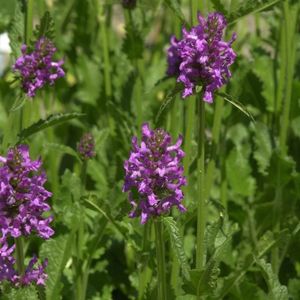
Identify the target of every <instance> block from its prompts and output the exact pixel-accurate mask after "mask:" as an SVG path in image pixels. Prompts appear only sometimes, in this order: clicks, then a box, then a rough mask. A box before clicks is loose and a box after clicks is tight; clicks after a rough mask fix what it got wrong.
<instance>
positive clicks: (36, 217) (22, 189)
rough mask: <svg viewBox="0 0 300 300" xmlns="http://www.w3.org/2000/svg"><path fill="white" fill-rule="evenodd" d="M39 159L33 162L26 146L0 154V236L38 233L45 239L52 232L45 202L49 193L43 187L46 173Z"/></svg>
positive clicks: (48, 208)
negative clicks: (44, 215) (0, 233)
mask: <svg viewBox="0 0 300 300" xmlns="http://www.w3.org/2000/svg"><path fill="white" fill-rule="evenodd" d="M41 165H42V162H41V159H38V160H35V161H32V160H31V159H30V157H29V149H28V146H27V145H19V146H16V147H14V148H10V149H9V150H8V153H7V157H1V156H0V227H1V232H2V235H3V236H8V235H11V236H12V237H15V238H16V237H19V236H22V235H24V236H28V235H30V234H31V233H37V234H38V235H39V236H40V237H42V238H44V239H48V238H49V237H50V236H51V235H53V233H54V231H53V230H52V229H51V228H50V227H49V224H50V222H51V221H52V217H46V218H45V217H43V213H44V212H46V211H49V210H50V206H49V205H48V204H47V203H46V201H47V199H48V198H49V197H50V196H51V195H52V194H51V193H50V192H48V191H47V190H46V189H45V188H44V184H45V182H46V180H47V179H46V174H45V172H43V171H42V170H41Z"/></svg>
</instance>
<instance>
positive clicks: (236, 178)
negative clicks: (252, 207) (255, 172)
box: [226, 145, 256, 196]
mask: <svg viewBox="0 0 300 300" xmlns="http://www.w3.org/2000/svg"><path fill="white" fill-rule="evenodd" d="M251 172H252V170H251V166H250V164H249V151H247V145H245V146H244V147H235V148H233V149H232V150H231V151H230V153H229V156H228V158H227V160H226V173H227V176H228V182H229V184H230V186H231V187H232V189H233V190H234V192H235V193H236V194H239V195H242V196H250V195H253V194H254V192H255V189H256V182H255V179H254V177H253V176H252V175H251Z"/></svg>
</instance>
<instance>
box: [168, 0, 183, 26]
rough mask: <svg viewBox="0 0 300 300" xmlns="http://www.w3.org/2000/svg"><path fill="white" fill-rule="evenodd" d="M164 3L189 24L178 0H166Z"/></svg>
mask: <svg viewBox="0 0 300 300" xmlns="http://www.w3.org/2000/svg"><path fill="white" fill-rule="evenodd" d="M164 3H165V4H166V5H167V6H168V7H169V8H170V9H171V10H172V11H173V13H174V15H175V16H176V17H177V18H178V19H179V20H180V21H181V22H182V23H184V24H188V23H187V21H186V20H185V17H184V14H183V12H182V10H181V7H180V3H179V1H178V0H165V1H164Z"/></svg>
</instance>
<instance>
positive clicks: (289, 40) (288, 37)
mask: <svg viewBox="0 0 300 300" xmlns="http://www.w3.org/2000/svg"><path fill="white" fill-rule="evenodd" d="M295 18H297V16H294V14H293V13H292V12H291V11H290V9H289V3H288V2H285V3H284V21H285V24H284V28H285V31H284V37H285V51H286V56H285V59H286V60H285V62H284V65H285V68H286V70H285V72H286V76H285V78H286V80H285V97H284V105H283V114H282V121H281V122H280V124H281V125H280V136H279V146H280V152H281V154H282V155H283V156H285V155H286V154H287V143H286V142H287V133H288V127H289V116H290V107H291V98H292V84H293V82H292V81H293V74H294V57H295V49H293V48H294V47H293V43H294V40H293V38H294V33H295V28H294V27H295V25H294V24H292V23H293V21H294V20H293V19H295Z"/></svg>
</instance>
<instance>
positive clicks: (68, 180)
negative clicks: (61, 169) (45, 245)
mask: <svg viewBox="0 0 300 300" xmlns="http://www.w3.org/2000/svg"><path fill="white" fill-rule="evenodd" d="M70 187H72V188H71V189H70ZM80 196H81V182H80V178H79V177H78V176H77V175H76V174H75V173H72V172H71V171H70V170H66V171H65V173H64V174H63V176H62V178H61V184H60V189H59V193H58V194H55V195H54V197H53V208H54V212H55V214H56V215H57V217H56V220H57V221H61V222H62V223H63V224H64V225H65V226H67V227H68V228H69V229H70V230H71V229H72V228H73V227H74V224H77V223H78V222H79V218H80V212H81V211H80V205H79V201H80Z"/></svg>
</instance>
